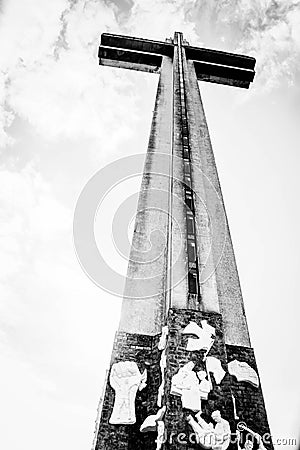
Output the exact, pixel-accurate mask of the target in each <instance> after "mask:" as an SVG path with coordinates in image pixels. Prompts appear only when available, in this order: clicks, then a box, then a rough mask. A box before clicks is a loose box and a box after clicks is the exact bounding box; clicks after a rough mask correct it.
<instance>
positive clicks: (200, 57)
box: [99, 32, 256, 88]
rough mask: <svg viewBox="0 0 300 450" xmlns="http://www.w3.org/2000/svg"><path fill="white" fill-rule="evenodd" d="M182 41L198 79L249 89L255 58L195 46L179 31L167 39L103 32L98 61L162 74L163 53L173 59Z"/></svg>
mask: <svg viewBox="0 0 300 450" xmlns="http://www.w3.org/2000/svg"><path fill="white" fill-rule="evenodd" d="M179 41H180V42H181V43H182V46H183V47H184V48H185V55H186V58H187V59H189V60H192V61H194V66H195V71H196V75H197V78H198V80H203V81H210V82H212V83H219V84H229V85H231V86H238V87H243V88H249V85H250V83H251V81H253V78H254V75H255V72H254V67H255V62H256V61H255V58H252V57H249V56H244V55H239V54H234V53H227V52H222V51H218V50H210V49H206V48H201V47H192V46H190V45H189V44H188V42H186V41H185V40H183V37H182V33H177V32H176V33H175V35H174V39H171V38H170V39H166V42H161V41H152V40H149V39H140V38H135V37H131V36H120V35H116V34H109V33H103V34H102V35H101V45H100V47H99V61H100V64H102V65H107V66H114V67H122V68H127V69H135V70H142V71H146V72H155V73H159V71H160V66H161V63H162V58H163V56H168V57H170V58H172V57H173V55H174V46H176V45H178V42H179Z"/></svg>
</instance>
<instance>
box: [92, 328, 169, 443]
mask: <svg viewBox="0 0 300 450" xmlns="http://www.w3.org/2000/svg"><path fill="white" fill-rule="evenodd" d="M157 343H158V337H157V336H156V337H152V336H141V335H133V334H128V333H124V332H119V333H117V335H116V338H115V342H114V347H113V353H112V360H111V364H113V363H116V362H119V361H134V362H136V363H137V365H138V367H139V370H140V372H141V373H142V372H143V371H144V369H147V387H146V388H145V389H144V390H143V391H141V392H138V393H137V396H136V401H135V405H136V418H137V420H136V423H135V424H134V425H111V424H110V423H109V419H110V416H111V413H112V410H113V405H114V398H115V393H114V391H113V389H112V388H111V386H110V385H109V382H108V383H107V386H106V391H105V396H104V401H103V407H102V415H101V419H100V426H99V432H98V437H97V443H96V448H95V450H137V449H144V450H155V449H156V443H155V439H156V433H154V432H149V433H141V432H140V426H141V424H142V423H143V421H144V420H145V419H146V417H148V416H149V415H150V414H156V413H157V411H158V407H157V405H156V402H157V392H158V388H159V385H160V383H161V374H160V366H159V363H160V357H161V352H160V351H159V350H158V346H157Z"/></svg>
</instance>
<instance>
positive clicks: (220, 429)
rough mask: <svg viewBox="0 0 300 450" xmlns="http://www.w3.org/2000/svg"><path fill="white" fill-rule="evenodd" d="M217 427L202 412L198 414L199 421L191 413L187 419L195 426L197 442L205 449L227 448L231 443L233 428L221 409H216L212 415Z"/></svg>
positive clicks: (220, 449)
mask: <svg viewBox="0 0 300 450" xmlns="http://www.w3.org/2000/svg"><path fill="white" fill-rule="evenodd" d="M211 417H212V419H213V420H214V422H216V425H215V427H214V426H213V425H212V424H211V423H207V422H205V420H204V419H203V418H202V417H201V413H200V412H199V413H198V414H196V419H197V421H196V420H195V419H194V418H193V417H192V416H191V415H190V416H188V417H187V421H188V423H189V424H190V426H191V427H192V428H193V431H194V433H195V435H196V441H197V443H198V444H199V445H200V446H201V447H202V448H205V449H213V450H226V449H227V448H228V446H229V444H230V436H231V430H230V425H229V422H228V421H227V420H225V419H223V418H222V416H221V413H220V411H214V412H213V413H212V415H211Z"/></svg>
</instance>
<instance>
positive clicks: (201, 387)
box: [171, 361, 211, 412]
mask: <svg viewBox="0 0 300 450" xmlns="http://www.w3.org/2000/svg"><path fill="white" fill-rule="evenodd" d="M194 367H195V364H194V363H193V362H192V361H190V362H188V363H187V364H185V365H184V366H183V367H181V368H180V369H179V371H178V373H177V374H175V375H174V376H173V377H172V384H171V395H177V396H179V397H181V403H182V407H183V408H186V409H190V410H191V411H195V412H197V411H201V400H202V399H204V400H207V396H208V394H209V392H210V391H211V383H210V382H209V380H207V379H206V372H205V371H203V370H201V371H200V372H198V374H196V372H195V371H194V370H193V369H194Z"/></svg>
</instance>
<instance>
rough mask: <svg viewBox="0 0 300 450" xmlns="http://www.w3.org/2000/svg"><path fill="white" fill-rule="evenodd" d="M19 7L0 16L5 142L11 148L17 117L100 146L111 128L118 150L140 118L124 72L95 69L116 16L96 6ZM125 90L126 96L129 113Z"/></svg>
mask: <svg viewBox="0 0 300 450" xmlns="http://www.w3.org/2000/svg"><path fill="white" fill-rule="evenodd" d="M22 5H23V6H22V10H21V11H20V10H19V2H17V1H16V0H11V1H10V2H7V3H5V7H4V13H3V15H2V17H1V21H2V23H1V25H2V29H1V32H0V42H2V44H0V58H1V61H0V62H1V66H2V68H3V70H2V80H1V84H0V89H1V91H2V93H3V97H2V98H4V101H3V103H2V105H0V124H1V127H0V128H1V131H0V139H1V142H0V144H1V143H2V145H5V144H7V143H8V142H9V138H8V134H7V129H8V128H9V125H10V124H11V122H12V119H13V117H14V116H16V115H18V116H20V117H21V118H23V119H26V120H27V121H28V122H29V123H30V124H31V125H32V126H33V127H34V129H36V131H38V132H39V133H40V134H42V135H43V136H44V137H46V138H48V139H52V138H56V137H59V136H63V137H67V138H70V139H73V140H74V139H77V138H78V137H83V138H85V137H88V138H92V139H93V138H97V139H99V141H100V143H101V138H102V135H103V130H104V129H105V128H107V127H108V126H109V127H110V128H111V146H112V147H113V146H114V142H115V141H116V142H120V141H121V140H122V139H123V138H124V137H126V136H127V135H128V133H129V129H130V127H129V124H130V121H133V120H134V118H135V98H134V96H133V95H132V94H131V93H130V87H131V86H132V84H131V82H130V81H128V79H126V76H124V75H122V72H121V71H120V72H119V73H117V72H118V71H115V72H108V71H105V70H101V71H100V70H99V67H98V58H97V50H98V44H99V38H100V34H101V33H102V32H104V31H107V30H109V29H111V28H113V27H117V21H116V18H115V15H114V12H113V11H112V9H110V8H109V7H108V6H107V5H105V3H103V2H99V1H94V0H89V1H86V2H82V1H78V2H71V3H69V2H67V1H62V0H55V1H53V2H50V3H49V2H48V1H41V2H38V4H36V2H35V1H34V0H31V1H29V0H28V2H24V3H23V4H22ZM37 5H38V6H37ZM17 6H18V11H16V9H17ZM23 9H24V14H22V13H23ZM15 17H17V20H15ZM120 92H122V94H123V96H126V97H127V101H126V106H125V107H124V106H123V104H122V102H120V101H118V100H119V95H120ZM112 104H114V109H112V108H111V105H112Z"/></svg>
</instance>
